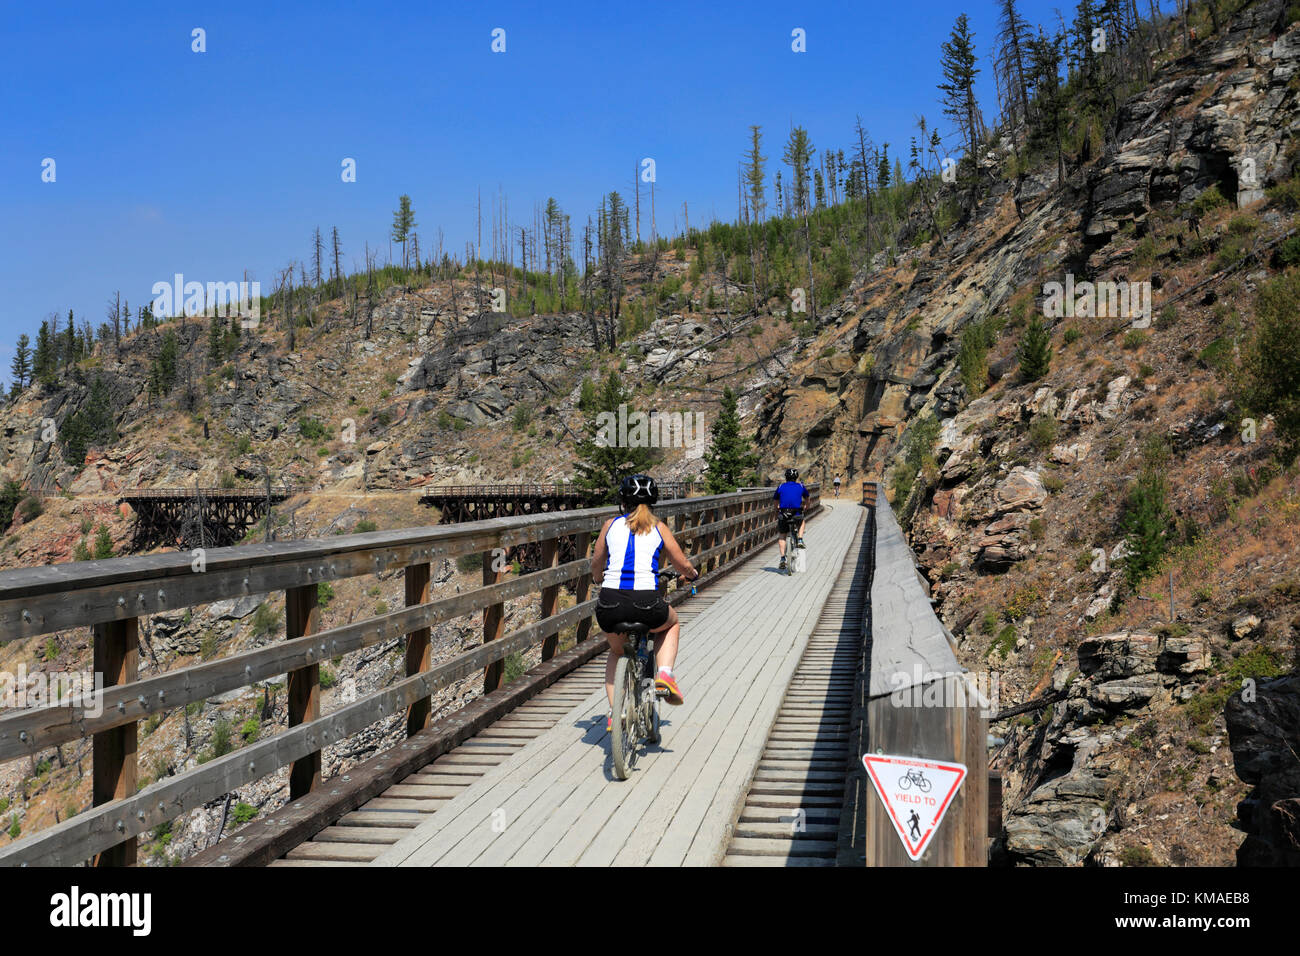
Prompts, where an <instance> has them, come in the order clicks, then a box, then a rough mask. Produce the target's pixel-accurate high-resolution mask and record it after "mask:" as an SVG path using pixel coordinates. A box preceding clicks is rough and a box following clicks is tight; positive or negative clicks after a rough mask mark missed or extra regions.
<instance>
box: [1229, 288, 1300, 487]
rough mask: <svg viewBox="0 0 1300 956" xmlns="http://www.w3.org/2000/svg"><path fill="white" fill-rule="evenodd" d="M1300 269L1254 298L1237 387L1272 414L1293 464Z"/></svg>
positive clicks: (1299, 373)
mask: <svg viewBox="0 0 1300 956" xmlns="http://www.w3.org/2000/svg"><path fill="white" fill-rule="evenodd" d="M1297 302H1300V271H1292V272H1288V273H1286V274H1285V275H1282V276H1279V277H1278V278H1276V279H1274V280H1273V281H1272V282H1269V283H1267V284H1266V285H1264V286H1263V287H1262V288H1261V289H1260V290H1259V293H1258V294H1257V295H1256V297H1255V330H1254V334H1253V335H1252V336H1251V337H1250V339H1249V341H1248V342H1247V343H1246V345H1245V346H1244V347H1243V348H1242V350H1241V372H1240V374H1239V376H1238V379H1237V382H1236V385H1235V389H1234V390H1235V392H1236V395H1237V398H1238V400H1239V402H1240V404H1241V405H1242V406H1243V408H1245V409H1246V410H1247V411H1248V412H1250V413H1251V414H1253V415H1255V416H1257V417H1261V418H1262V417H1263V416H1265V415H1272V416H1273V421H1274V423H1275V425H1276V427H1277V440H1278V446H1279V449H1278V456H1279V458H1280V459H1281V461H1282V463H1283V464H1284V465H1287V466H1289V465H1290V464H1291V463H1292V462H1293V461H1295V459H1296V456H1297V454H1300V314H1298V313H1297V311H1296V303H1297Z"/></svg>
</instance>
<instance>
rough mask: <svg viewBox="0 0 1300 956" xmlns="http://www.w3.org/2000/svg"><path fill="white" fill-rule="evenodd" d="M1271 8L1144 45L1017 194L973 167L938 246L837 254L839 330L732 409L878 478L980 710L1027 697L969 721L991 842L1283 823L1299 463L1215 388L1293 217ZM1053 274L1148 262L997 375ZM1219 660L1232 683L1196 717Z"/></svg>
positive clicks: (1117, 847) (849, 469)
mask: <svg viewBox="0 0 1300 956" xmlns="http://www.w3.org/2000/svg"><path fill="white" fill-rule="evenodd" d="M1282 16H1283V6H1282V5H1281V4H1279V3H1271V4H1257V5H1255V6H1254V7H1252V8H1250V9H1249V10H1248V11H1246V12H1245V13H1244V14H1242V15H1241V17H1240V18H1239V19H1238V20H1237V21H1235V22H1234V23H1233V24H1232V25H1231V27H1230V28H1229V29H1228V30H1226V31H1225V33H1224V35H1222V36H1221V37H1218V38H1216V39H1214V40H1213V41H1206V42H1203V43H1201V44H1200V45H1199V46H1195V47H1194V48H1193V50H1192V51H1191V53H1190V54H1188V55H1186V56H1183V57H1182V58H1181V59H1178V60H1176V61H1175V62H1172V63H1170V64H1169V65H1168V66H1166V67H1165V68H1164V69H1162V70H1161V71H1160V72H1159V73H1158V74H1157V75H1156V76H1155V77H1154V79H1153V81H1152V83H1151V85H1150V86H1149V88H1147V89H1146V90H1144V91H1143V92H1141V93H1139V94H1138V95H1136V96H1134V97H1133V98H1132V99H1131V100H1129V101H1128V102H1126V103H1125V104H1124V105H1123V106H1122V107H1121V109H1120V111H1119V114H1118V120H1117V123H1116V128H1115V130H1114V145H1113V146H1112V147H1111V148H1110V149H1109V150H1108V151H1107V152H1106V153H1105V155H1103V156H1102V157H1100V158H1099V159H1097V160H1096V161H1095V162H1093V163H1092V164H1084V165H1083V166H1081V167H1080V168H1078V169H1076V170H1074V171H1072V172H1071V174H1070V175H1069V177H1068V179H1067V181H1066V182H1064V183H1063V184H1060V185H1058V184H1057V183H1056V182H1055V178H1056V171H1055V167H1054V164H1053V165H1052V166H1049V167H1047V168H1045V169H1042V170H1038V171H1037V172H1035V173H1033V174H1031V175H1030V176H1029V177H1028V178H1027V180H1026V181H1025V183H1024V184H1023V186H1022V187H1021V188H1020V192H1019V196H1018V197H1017V196H1016V195H1015V187H1014V184H1013V183H1012V182H1009V181H1006V182H1002V183H1001V184H1000V185H999V186H998V187H996V188H995V189H994V192H993V196H992V198H991V199H990V200H989V201H988V202H987V203H986V204H985V205H984V206H983V207H982V208H981V210H980V213H979V215H978V216H977V218H976V219H975V220H974V221H973V222H971V223H970V224H968V225H967V226H966V227H965V228H964V229H962V230H960V231H959V232H957V233H955V234H953V235H951V236H949V237H948V241H947V243H946V244H940V243H938V242H934V243H931V244H928V245H925V246H920V247H917V248H914V249H911V250H909V251H907V252H905V253H903V254H901V255H900V256H899V257H898V260H897V262H895V263H892V264H890V263H885V262H883V261H882V262H880V263H879V266H880V267H879V268H877V269H875V270H874V271H872V272H870V273H869V274H866V275H862V276H859V277H858V279H857V280H856V281H855V283H854V288H853V290H852V294H851V295H850V297H849V299H848V301H846V302H844V303H842V304H841V305H840V306H839V308H838V309H837V314H836V315H835V317H834V325H833V328H831V329H829V330H827V331H826V332H825V333H824V336H823V339H821V340H819V342H818V345H819V346H820V345H821V343H822V342H826V343H828V344H833V345H835V346H836V347H838V349H839V351H838V352H837V353H836V354H833V355H831V356H830V357H829V358H822V357H819V353H817V350H816V349H814V350H813V351H814V355H813V356H808V357H806V358H804V359H802V360H801V361H799V362H796V364H795V365H794V366H793V367H792V369H791V375H790V378H789V380H788V383H787V385H786V387H785V388H784V389H783V390H782V391H781V392H780V394H779V395H778V394H775V393H774V394H772V395H771V396H770V397H769V400H768V401H767V402H766V403H765V405H764V406H763V409H762V421H761V425H760V429H761V434H762V435H763V436H764V438H765V441H766V442H767V444H768V446H769V447H770V448H776V449H779V450H787V449H788V450H789V451H790V452H791V453H793V454H795V455H797V456H798V457H799V459H800V461H801V463H802V464H803V465H804V466H805V467H806V468H810V469H811V470H813V471H814V472H818V471H820V472H823V473H830V472H838V471H843V472H845V473H847V474H849V475H852V476H854V477H855V478H859V477H861V478H867V477H871V478H880V479H882V480H883V481H884V482H885V484H886V487H887V489H888V495H889V497H890V498H891V500H892V501H893V504H894V507H895V508H897V509H899V510H900V511H901V512H902V514H903V515H904V517H905V518H906V519H908V527H909V532H910V535H911V539H912V542H913V546H914V549H915V551H916V553H917V556H918V562H919V564H920V566H921V567H922V569H923V570H924V572H925V574H926V575H927V577H928V579H929V583H930V585H931V589H932V595H933V599H934V601H935V604H936V607H937V610H938V612H939V613H940V615H941V616H942V619H943V621H944V622H945V624H946V625H947V626H948V627H949V628H950V630H951V631H952V633H953V635H954V638H955V640H956V641H957V643H958V645H959V647H960V654H961V656H962V659H963V662H964V663H965V665H966V666H967V667H968V668H970V669H971V670H972V671H975V672H980V673H986V674H987V673H989V672H991V676H992V677H994V678H996V680H997V686H998V687H999V697H1000V700H999V702H998V706H999V707H1000V708H1002V709H1006V710H1011V709H1013V705H1019V704H1024V703H1033V704H1034V706H1033V707H1031V708H1029V709H1025V710H1023V711H1022V712H1018V713H1015V714H1014V715H1008V716H1007V717H1006V718H1004V719H1002V720H1000V721H997V722H995V723H994V724H993V728H992V729H993V734H994V735H995V746H996V749H995V751H994V753H993V757H994V759H995V765H996V766H998V767H999V768H1001V769H1002V771H1003V773H1004V777H1005V783H1006V796H1005V802H1004V816H1005V820H1006V837H1005V841H1004V846H1003V847H1002V852H1003V854H1004V855H1005V858H1006V859H1008V860H1009V861H1011V862H1015V863H1028V864H1076V863H1081V862H1086V863H1095V864H1103V865H1114V864H1129V865H1140V864H1160V865H1170V864H1173V865H1182V864H1217V865H1222V864H1230V863H1232V862H1234V860H1235V859H1236V858H1237V854H1238V849H1239V847H1240V859H1241V861H1242V862H1262V861H1265V860H1280V859H1283V858H1285V859H1291V860H1293V859H1294V854H1295V852H1296V849H1297V848H1298V847H1300V841H1298V840H1297V835H1298V833H1300V831H1297V829H1296V826H1295V822H1294V821H1295V819H1296V815H1295V811H1294V807H1295V800H1296V797H1297V794H1300V788H1297V787H1296V785H1295V781H1294V769H1295V767H1296V762H1295V753H1296V747H1297V741H1298V737H1297V735H1298V734H1300V723H1298V722H1297V721H1296V720H1295V712H1296V711H1295V708H1296V705H1297V698H1296V697H1295V681H1294V678H1293V677H1291V678H1277V679H1276V680H1272V681H1270V680H1269V679H1270V678H1274V677H1276V675H1279V674H1282V673H1283V672H1285V671H1291V670H1292V669H1293V668H1294V667H1295V663H1296V649H1297V639H1298V637H1300V578H1297V577H1296V572H1295V565H1296V560H1295V559H1296V555H1297V544H1298V543H1300V541H1298V538H1300V525H1298V524H1297V522H1296V520H1295V516H1296V509H1297V507H1298V506H1300V502H1298V501H1297V498H1296V494H1297V491H1300V485H1298V483H1297V474H1296V471H1295V469H1294V468H1290V469H1286V470H1283V469H1281V468H1279V467H1278V465H1277V463H1276V460H1275V453H1276V445H1275V443H1274V442H1273V440H1272V439H1273V435H1272V432H1271V423H1270V422H1269V421H1267V420H1265V421H1264V422H1261V423H1259V424H1258V429H1257V433H1256V434H1255V435H1251V434H1249V433H1248V432H1247V431H1246V430H1245V429H1244V428H1243V425H1244V423H1242V422H1240V421H1239V419H1240V418H1241V413H1240V410H1238V409H1236V408H1234V406H1233V403H1232V401H1231V397H1230V388H1229V383H1230V378H1231V371H1232V369H1233V367H1234V365H1235V364H1236V362H1237V361H1239V358H1238V356H1239V354H1240V352H1239V349H1240V348H1241V347H1242V343H1243V342H1244V341H1246V340H1247V339H1248V337H1249V334H1250V332H1251V330H1252V328H1253V310H1254V307H1255V302H1256V296H1257V293H1258V292H1259V291H1260V289H1261V288H1262V287H1263V286H1264V285H1265V284H1266V283H1268V282H1269V281H1270V280H1271V279H1272V278H1273V277H1274V276H1275V275H1277V274H1278V271H1279V270H1278V269H1277V268H1275V267H1276V266H1278V265H1281V264H1284V263H1280V262H1279V258H1278V254H1277V250H1278V249H1279V248H1281V247H1282V245H1281V244H1282V242H1283V240H1285V239H1286V238H1287V237H1290V236H1292V234H1293V232H1294V230H1295V229H1296V226H1297V221H1296V203H1295V202H1294V199H1292V198H1291V195H1292V192H1293V190H1294V189H1295V179H1294V176H1295V173H1296V170H1295V168H1294V163H1295V160H1296V148H1295V146H1294V142H1293V134H1294V131H1295V129H1296V126H1297V122H1298V121H1300V111H1298V108H1297V100H1296V97H1297V89H1298V88H1300V80H1297V78H1296V69H1297V65H1300V32H1298V31H1297V30H1296V29H1295V28H1291V29H1289V30H1287V31H1286V32H1285V33H1283V34H1281V35H1278V34H1277V33H1276V32H1275V31H1276V29H1277V25H1278V24H1279V23H1280V22H1282V20H1281V19H1280V18H1281V17H1282ZM999 161H1000V157H999V156H998V155H996V154H992V155H990V156H989V157H988V164H989V166H990V168H996V167H997V166H998V164H999ZM1243 161H1248V162H1247V163H1246V164H1245V165H1244V166H1243ZM1251 166H1253V171H1254V173H1255V178H1254V180H1251V179H1250V178H1249V176H1246V177H1244V178H1243V177H1242V176H1241V175H1240V174H1241V171H1242V169H1243V168H1250V167H1251ZM1017 199H1018V200H1019V205H1020V212H1021V213H1022V215H1017V209H1016V205H1017ZM1067 274H1071V275H1072V276H1073V277H1074V280H1075V281H1078V282H1083V281H1085V280H1086V281H1092V282H1097V281H1101V280H1112V281H1116V282H1127V283H1135V282H1143V281H1149V282H1150V284H1151V288H1152V291H1153V302H1154V305H1153V310H1152V313H1153V314H1152V319H1153V321H1152V322H1151V324H1150V327H1149V328H1135V327H1134V325H1135V324H1138V325H1140V324H1141V323H1140V322H1138V323H1134V322H1133V321H1130V320H1129V319H1126V318H1123V317H1114V316H1112V317H1100V318H1098V317H1092V316H1078V317H1074V318H1055V319H1053V318H1050V317H1049V318H1048V319H1046V323H1047V325H1048V328H1049V332H1050V336H1051V361H1050V369H1049V371H1048V372H1047V373H1046V374H1045V375H1043V376H1042V377H1041V378H1038V379H1036V380H1034V381H1032V382H1025V381H1024V380H1023V377H1022V376H1021V375H1020V374H1019V371H1018V368H1019V363H1018V361H1017V355H1016V349H1017V346H1018V344H1019V342H1020V341H1021V340H1022V333H1023V330H1024V329H1025V328H1026V326H1027V324H1028V322H1029V321H1030V319H1031V317H1033V316H1034V315H1042V314H1044V312H1045V311H1046V310H1045V305H1046V301H1045V300H1046V297H1047V293H1048V291H1049V290H1048V289H1047V288H1045V286H1046V284H1047V283H1050V282H1058V283H1064V282H1065V281H1066V275H1067ZM972 329H979V330H980V335H979V336H971V335H970V330H972ZM964 334H965V335H966V336H967V338H966V340H965V341H966V342H967V343H970V342H971V341H972V340H976V341H978V340H979V339H980V338H982V339H983V341H984V343H985V344H986V345H987V356H986V361H987V379H986V380H985V381H986V382H987V383H988V387H987V390H981V389H980V388H979V385H983V384H985V382H977V385H976V388H975V393H972V389H971V387H970V385H969V382H968V381H963V378H964V376H963V361H962V356H961V353H962V351H963V336H964ZM971 351H976V350H970V351H968V352H967V354H968V355H969V354H970V352H971ZM976 355H977V356H978V352H977V351H976ZM965 377H966V378H969V376H965ZM980 377H981V378H982V377H983V376H982V375H981V376H980ZM1243 436H1245V440H1243ZM1251 439H1254V440H1251ZM1153 459H1154V460H1153ZM1144 465H1150V466H1151V467H1153V468H1155V469H1157V470H1158V471H1159V472H1160V473H1161V474H1162V475H1163V476H1164V478H1165V479H1166V480H1167V483H1168V487H1169V506H1170V509H1171V510H1172V512H1173V514H1174V515H1175V516H1176V521H1177V531H1176V533H1175V535H1174V538H1175V540H1174V541H1173V542H1172V545H1173V546H1172V549H1171V550H1170V552H1169V554H1168V555H1167V557H1166V560H1165V562H1164V564H1162V565H1161V568H1160V573H1159V574H1158V575H1156V576H1154V577H1150V578H1148V579H1147V580H1145V581H1144V582H1143V583H1142V585H1141V586H1140V587H1139V588H1138V592H1137V593H1136V594H1129V593H1126V592H1125V589H1124V580H1125V575H1124V564H1125V562H1124V557H1125V543H1124V532H1123V530H1122V527H1121V515H1122V510H1123V506H1124V502H1125V498H1126V496H1127V495H1128V493H1129V489H1130V488H1131V487H1132V485H1133V482H1134V480H1135V478H1136V477H1137V476H1138V474H1139V473H1140V471H1141V470H1142V468H1143V467H1144ZM1171 572H1172V577H1171V576H1170V573H1171ZM1171 601H1172V604H1173V607H1172V609H1171V607H1170V604H1171ZM1243 688H1244V689H1245V690H1244V693H1245V695H1246V696H1247V697H1249V696H1251V695H1252V694H1257V695H1258V699H1259V701H1260V703H1258V704H1251V703H1243V702H1242V696H1241V695H1237V696H1233V697H1232V698H1231V700H1232V706H1231V707H1229V709H1228V711H1227V714H1226V715H1225V713H1224V705H1225V703H1226V702H1227V701H1228V700H1229V695H1231V694H1233V693H1234V692H1238V691H1243ZM1273 774H1278V776H1272V775H1273ZM1252 786H1254V787H1256V788H1257V790H1256V791H1255V792H1253V793H1249V792H1248V791H1250V788H1251V787H1252ZM1239 801H1244V802H1242V808H1243V812H1242V816H1241V817H1240V818H1238V815H1237V805H1238V802H1239ZM1279 801H1281V802H1279ZM1288 801H1289V802H1288ZM1243 828H1244V829H1246V830H1247V832H1248V833H1250V837H1249V839H1247V840H1246V842H1245V844H1244V846H1243V844H1242V835H1241V832H1240V830H1241V829H1243Z"/></svg>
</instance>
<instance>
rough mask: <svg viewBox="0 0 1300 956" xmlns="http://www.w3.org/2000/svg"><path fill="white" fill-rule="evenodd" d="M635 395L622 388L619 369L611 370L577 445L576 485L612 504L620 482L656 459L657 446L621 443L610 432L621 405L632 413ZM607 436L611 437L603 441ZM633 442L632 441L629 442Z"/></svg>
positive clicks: (596, 396)
mask: <svg viewBox="0 0 1300 956" xmlns="http://www.w3.org/2000/svg"><path fill="white" fill-rule="evenodd" d="M632 398H633V395H632V393H631V392H630V391H628V390H625V389H624V388H623V384H622V382H621V381H620V380H619V377H618V373H617V372H610V373H609V377H608V378H606V379H605V383H604V385H603V386H602V387H601V388H600V390H599V391H598V392H597V393H596V395H595V397H594V400H593V401H592V402H591V403H589V405H588V408H589V409H590V411H588V413H587V424H586V427H585V428H584V430H583V434H584V437H583V438H582V440H581V441H579V442H578V443H577V444H576V445H575V447H574V454H575V455H576V456H577V459H578V460H577V462H576V464H575V465H574V468H575V470H576V472H577V478H576V480H575V484H576V485H577V486H578V488H580V489H582V490H583V491H587V492H589V493H590V494H591V496H592V500H593V501H600V502H605V503H611V502H613V501H614V499H615V497H616V496H617V493H618V486H619V482H621V481H622V480H623V479H624V478H626V477H627V476H628V475H635V474H638V473H641V472H645V471H647V470H648V469H649V468H650V466H651V465H652V464H653V463H654V462H655V460H656V459H657V457H658V456H657V454H656V449H654V448H649V447H629V446H628V445H620V439H621V438H622V436H619V435H617V434H610V429H609V427H608V426H609V423H610V421H611V419H609V418H605V417H603V416H606V415H609V416H613V418H612V421H613V422H614V423H617V421H618V417H619V416H618V412H619V406H620V405H626V406H628V408H627V412H628V414H631V412H632V411H633V409H632V407H631V400H632ZM605 436H608V437H609V438H610V439H611V440H609V441H601V440H600V439H601V438H602V437H605ZM629 445H630V443H629Z"/></svg>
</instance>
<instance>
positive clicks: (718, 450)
mask: <svg viewBox="0 0 1300 956" xmlns="http://www.w3.org/2000/svg"><path fill="white" fill-rule="evenodd" d="M704 461H705V464H706V465H707V468H706V470H705V472H704V481H705V484H706V485H707V486H708V489H709V494H711V495H721V494H726V493H727V492H729V491H735V490H736V489H737V488H738V487H740V485H741V484H744V483H746V482H749V481H753V480H755V479H754V475H753V472H754V469H755V468H756V467H757V466H758V455H757V454H756V453H755V452H753V451H752V450H751V449H750V442H749V439H748V438H746V437H745V436H744V435H741V433H740V415H739V414H737V412H736V393H735V392H733V391H732V390H731V389H730V387H728V388H724V389H723V390H722V408H721V410H720V411H719V412H718V417H717V419H716V420H715V421H714V423H713V428H712V429H711V435H710V443H709V449H708V451H706V452H705V453H704Z"/></svg>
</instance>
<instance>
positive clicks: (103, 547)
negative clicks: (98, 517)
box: [94, 524, 113, 561]
mask: <svg viewBox="0 0 1300 956" xmlns="http://www.w3.org/2000/svg"><path fill="white" fill-rule="evenodd" d="M112 556H113V538H112V536H111V535H110V534H109V533H108V526H107V525H102V524H101V525H100V526H99V528H98V529H97V530H96V532H95V552H94V557H95V560H96V561H103V560H104V559H105V558H111V557H112Z"/></svg>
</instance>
